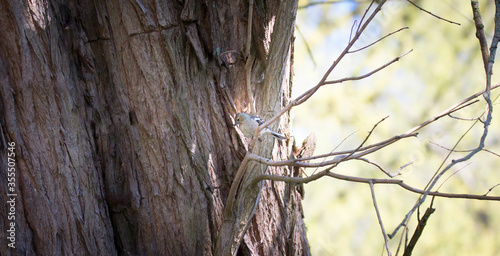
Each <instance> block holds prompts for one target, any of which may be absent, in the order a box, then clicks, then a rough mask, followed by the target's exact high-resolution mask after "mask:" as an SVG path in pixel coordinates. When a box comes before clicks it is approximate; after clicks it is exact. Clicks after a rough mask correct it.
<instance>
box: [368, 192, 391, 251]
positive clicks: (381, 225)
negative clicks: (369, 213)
mask: <svg viewBox="0 0 500 256" xmlns="http://www.w3.org/2000/svg"><path fill="white" fill-rule="evenodd" d="M369 184H370V192H371V193H372V201H373V206H374V207H375V212H376V213H377V219H378V224H379V225H380V228H381V229H382V235H383V236H384V242H385V249H386V250H387V254H388V255H389V256H391V255H392V254H391V250H390V249H389V241H388V239H387V233H385V228H384V223H382V218H381V217H380V212H379V210H378V206H377V199H376V198H375V190H374V189H373V182H370V183H369Z"/></svg>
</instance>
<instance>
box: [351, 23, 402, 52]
mask: <svg viewBox="0 0 500 256" xmlns="http://www.w3.org/2000/svg"><path fill="white" fill-rule="evenodd" d="M405 29H409V27H404V28H400V29H398V30H396V31H393V32H391V33H389V34H387V35H385V36H383V37H382V38H380V39H378V40H377V41H375V42H373V43H371V44H369V45H367V46H364V47H361V48H359V49H357V50H353V51H349V52H348V53H355V52H359V51H362V50H364V49H366V48H368V47H370V46H373V45H375V44H376V43H378V42H380V41H382V40H384V39H386V38H387V37H390V36H392V35H394V34H396V33H398V32H400V31H402V30H405Z"/></svg>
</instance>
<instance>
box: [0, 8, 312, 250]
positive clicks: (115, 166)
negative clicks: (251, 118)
mask: <svg viewBox="0 0 500 256" xmlns="http://www.w3.org/2000/svg"><path fill="white" fill-rule="evenodd" d="M296 5H297V3H296V1H283V2H281V3H280V2H278V1H271V0H269V1H255V3H254V5H253V16H252V41H251V51H250V56H245V47H246V39H247V35H246V33H247V25H248V24H247V22H248V20H249V17H248V11H249V4H248V2H247V1H240V0H238V1H225V2H219V1H195V0H188V1H184V2H181V1H141V0H132V1H92V0H89V1H56V0H47V1H41V0H34V1H16V0H8V1H2V2H1V3H0V31H1V32H0V33H1V35H2V38H3V39H2V40H0V81H1V90H0V111H1V116H0V124H1V126H0V128H1V137H2V139H1V140H0V142H1V145H0V148H1V157H0V159H1V160H0V161H1V162H0V163H1V169H0V174H1V175H0V177H1V178H0V187H1V188H2V190H3V189H4V188H5V189H6V188H7V186H8V185H7V178H6V177H7V173H6V172H7V171H6V170H7V167H6V166H7V164H8V163H7V157H6V154H7V148H8V144H7V143H9V142H15V144H16V149H15V152H16V190H17V197H16V200H17V201H16V206H15V210H16V215H15V216H16V219H15V225H16V226H15V227H16V243H15V245H16V248H15V249H12V248H10V247H8V246H7V245H6V244H5V243H4V241H2V242H1V243H0V251H3V252H8V254H7V255H9V254H10V255H219V254H224V255H229V254H236V253H239V255H302V254H308V247H307V240H306V239H305V229H304V224H303V222H302V218H301V213H300V208H301V206H300V200H301V196H300V194H299V193H298V192H297V190H296V188H295V187H294V186H290V185H285V184H280V183H272V182H265V183H263V184H261V186H260V187H262V189H261V188H260V187H255V186H248V185H247V184H249V183H250V181H251V178H252V177H253V176H254V175H256V174H258V173H262V172H265V171H267V172H272V173H280V174H284V175H293V171H292V170H288V168H274V169H269V170H267V168H266V167H265V166H263V165H261V164H258V163H252V164H251V165H250V166H249V168H248V170H247V173H248V175H246V177H245V179H244V181H243V182H242V184H241V190H240V192H239V193H238V194H237V197H236V202H237V203H238V204H237V205H236V206H237V207H239V208H237V209H236V210H232V211H231V212H232V213H234V214H236V215H232V216H230V218H225V217H224V216H223V212H224V206H225V203H226V202H227V196H228V195H227V193H228V191H229V188H230V186H231V183H232V181H233V178H234V175H235V172H236V170H237V169H238V166H239V164H240V162H241V159H242V156H243V155H244V154H245V146H244V141H243V140H241V139H240V137H239V135H238V133H237V132H236V130H235V129H234V127H233V125H232V123H233V120H232V117H233V116H234V114H236V113H237V112H244V111H248V110H249V109H251V108H250V106H251V104H255V106H256V112H257V114H259V115H261V116H262V117H263V118H266V117H270V116H271V115H272V114H273V113H276V112H277V110H279V109H280V108H281V106H283V105H284V104H286V103H287V102H288V101H289V98H290V95H291V83H290V77H291V61H292V60H291V47H292V36H293V33H292V32H293V22H294V19H295V12H296ZM248 59H250V60H252V61H253V62H249V63H250V64H251V65H245V64H246V61H247V60H248ZM249 67H251V82H252V83H251V93H252V95H248V93H247V92H248V90H247V84H246V70H247V69H246V68H249ZM248 99H253V101H254V102H249V100H248ZM272 128H273V129H279V130H280V131H281V132H283V133H286V134H287V133H289V116H288V115H286V116H283V117H282V118H281V120H280V122H279V124H278V123H275V124H274V125H273V127H272ZM291 143H292V140H291V139H290V140H288V141H285V142H279V143H278V142H276V141H274V140H273V139H270V138H266V139H264V140H263V141H262V142H260V143H259V144H258V146H257V148H256V149H255V150H254V153H258V154H260V155H262V156H266V157H273V158H276V159H287V158H288V157H289V156H290V155H291V154H292V152H291ZM259 196H260V200H259V199H258V198H259ZM0 198H2V204H3V202H6V201H7V200H8V198H7V196H6V194H5V193H0ZM257 202H258V204H257ZM2 208H4V205H2ZM5 208H7V207H5ZM0 215H1V216H0V217H1V220H0V230H2V232H4V230H7V228H8V225H10V222H9V220H8V218H7V212H6V211H3V210H2V211H0ZM245 231H246V232H245ZM240 241H242V243H241V245H240ZM224 248H228V249H229V250H224ZM2 255H3V254H2Z"/></svg>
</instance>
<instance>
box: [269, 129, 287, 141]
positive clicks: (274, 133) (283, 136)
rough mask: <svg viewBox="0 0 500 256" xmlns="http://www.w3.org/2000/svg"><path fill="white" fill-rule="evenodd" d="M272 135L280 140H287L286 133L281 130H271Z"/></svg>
mask: <svg viewBox="0 0 500 256" xmlns="http://www.w3.org/2000/svg"><path fill="white" fill-rule="evenodd" d="M271 135H273V137H275V138H276V139H278V140H286V137H285V135H283V134H281V133H279V132H275V131H271Z"/></svg>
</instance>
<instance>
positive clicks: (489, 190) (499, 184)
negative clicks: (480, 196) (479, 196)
mask: <svg viewBox="0 0 500 256" xmlns="http://www.w3.org/2000/svg"><path fill="white" fill-rule="evenodd" d="M498 186H500V183H498V184H496V185H495V186H493V187H491V188H490V189H488V192H486V193H485V194H484V195H485V196H487V195H488V194H489V193H490V192H491V191H492V190H493V189H494V188H495V187H498Z"/></svg>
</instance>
